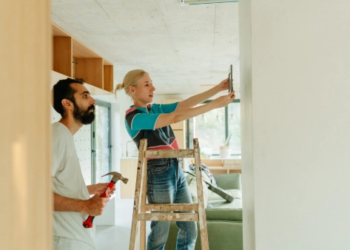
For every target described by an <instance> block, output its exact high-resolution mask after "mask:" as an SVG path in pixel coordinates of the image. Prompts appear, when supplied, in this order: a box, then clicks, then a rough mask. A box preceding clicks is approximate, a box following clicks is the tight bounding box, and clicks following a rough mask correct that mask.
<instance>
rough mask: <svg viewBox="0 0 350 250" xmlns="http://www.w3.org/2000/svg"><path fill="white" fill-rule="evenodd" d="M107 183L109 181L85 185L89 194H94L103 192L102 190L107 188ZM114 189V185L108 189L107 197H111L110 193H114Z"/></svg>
mask: <svg viewBox="0 0 350 250" xmlns="http://www.w3.org/2000/svg"><path fill="white" fill-rule="evenodd" d="M108 184H109V183H98V184H93V185H89V186H87V189H88V191H89V194H90V195H92V194H96V193H101V194H103V192H104V191H105V190H106V189H107V186H108ZM114 191H115V187H113V189H112V190H111V191H110V193H109V197H111V195H112V194H113V193H114Z"/></svg>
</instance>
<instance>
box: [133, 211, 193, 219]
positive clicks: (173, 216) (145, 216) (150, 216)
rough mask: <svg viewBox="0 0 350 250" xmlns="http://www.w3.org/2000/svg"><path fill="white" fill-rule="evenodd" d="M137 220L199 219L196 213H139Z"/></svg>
mask: <svg viewBox="0 0 350 250" xmlns="http://www.w3.org/2000/svg"><path fill="white" fill-rule="evenodd" d="M137 220H140V221H144V220H150V221H199V216H198V214H195V213H187V214H184V213H139V214H137Z"/></svg>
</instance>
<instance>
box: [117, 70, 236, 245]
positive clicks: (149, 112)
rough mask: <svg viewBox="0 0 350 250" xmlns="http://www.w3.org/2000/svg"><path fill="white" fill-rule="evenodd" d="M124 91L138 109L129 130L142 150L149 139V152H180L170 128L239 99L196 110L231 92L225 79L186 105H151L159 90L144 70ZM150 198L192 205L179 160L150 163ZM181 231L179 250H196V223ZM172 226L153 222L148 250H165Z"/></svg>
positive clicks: (132, 75) (129, 78)
mask: <svg viewBox="0 0 350 250" xmlns="http://www.w3.org/2000/svg"><path fill="white" fill-rule="evenodd" d="M120 89H124V91H125V93H126V94H127V95H129V96H130V97H131V98H132V100H133V102H134V105H133V106H131V107H130V109H128V110H127V111H126V114H125V126H126V129H127V131H128V133H129V135H130V136H131V138H132V139H133V141H134V142H135V143H136V145H137V147H138V148H139V144H140V140H141V139H143V138H146V139H147V147H148V150H152V149H153V150H157V149H178V148H179V146H178V143H177V140H176V138H175V135H174V132H173V130H172V129H171V127H170V126H169V125H170V124H173V123H177V122H180V121H184V120H186V119H189V118H192V117H195V116H197V115H200V114H203V113H205V112H207V111H209V110H212V109H216V108H220V107H224V106H227V105H228V104H229V103H231V102H232V101H233V100H234V98H235V95H234V94H235V93H234V91H233V92H231V93H230V94H228V95H224V96H221V97H219V98H216V99H215V100H213V101H211V102H210V103H207V104H205V105H201V106H199V107H194V106H196V105H197V104H199V103H202V102H203V101H205V100H207V99H209V98H210V97H212V96H213V95H215V94H217V93H218V92H220V91H223V90H227V89H228V80H227V79H225V80H223V81H222V82H220V83H219V84H218V85H216V86H215V87H213V88H211V89H210V90H208V91H205V92H203V93H201V94H198V95H194V96H192V97H190V98H188V99H186V100H184V101H181V102H176V103H171V104H150V103H152V100H153V95H154V92H155V90H156V88H155V87H154V85H153V83H152V80H151V78H150V76H149V74H148V73H147V72H146V71H144V70H140V69H136V70H132V71H130V72H128V73H127V74H126V75H125V77H124V80H123V83H122V84H118V86H117V87H116V91H118V90H120ZM147 178H148V181H147V198H148V202H149V203H192V199H191V195H190V192H189V190H188V186H187V183H186V179H185V176H184V173H183V171H182V168H180V167H179V165H178V160H177V159H173V158H167V159H150V160H148V162H147ZM176 225H177V226H178V228H179V233H178V236H177V243H176V249H178V250H179V249H181V250H182V249H184V250H193V249H194V247H195V243H196V238H197V226H196V223H195V222H180V221H178V222H176ZM169 226H170V222H168V221H152V222H151V233H150V235H149V236H148V241H147V250H158V249H160V250H162V249H164V246H165V243H166V241H167V238H168V233H169Z"/></svg>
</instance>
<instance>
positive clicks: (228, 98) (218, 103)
mask: <svg viewBox="0 0 350 250" xmlns="http://www.w3.org/2000/svg"><path fill="white" fill-rule="evenodd" d="M234 99H235V91H234V90H233V91H232V92H231V93H229V94H228V95H223V96H220V97H218V98H216V99H215V100H213V101H212V102H210V103H209V104H212V105H214V108H221V107H225V106H227V105H228V104H229V103H231V102H232V101H233V100H234Z"/></svg>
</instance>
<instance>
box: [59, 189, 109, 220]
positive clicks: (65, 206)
mask: <svg viewBox="0 0 350 250" xmlns="http://www.w3.org/2000/svg"><path fill="white" fill-rule="evenodd" d="M101 194H102V193H96V194H95V195H94V196H93V197H91V198H90V199H88V200H78V199H72V198H67V197H63V196H61V195H59V194H56V193H53V200H54V205H53V207H54V211H57V212H69V211H70V212H79V213H85V214H88V215H91V216H97V215H101V214H102V211H103V209H104V207H105V206H106V203H107V202H108V201H109V198H101V197H100V195H101Z"/></svg>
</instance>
